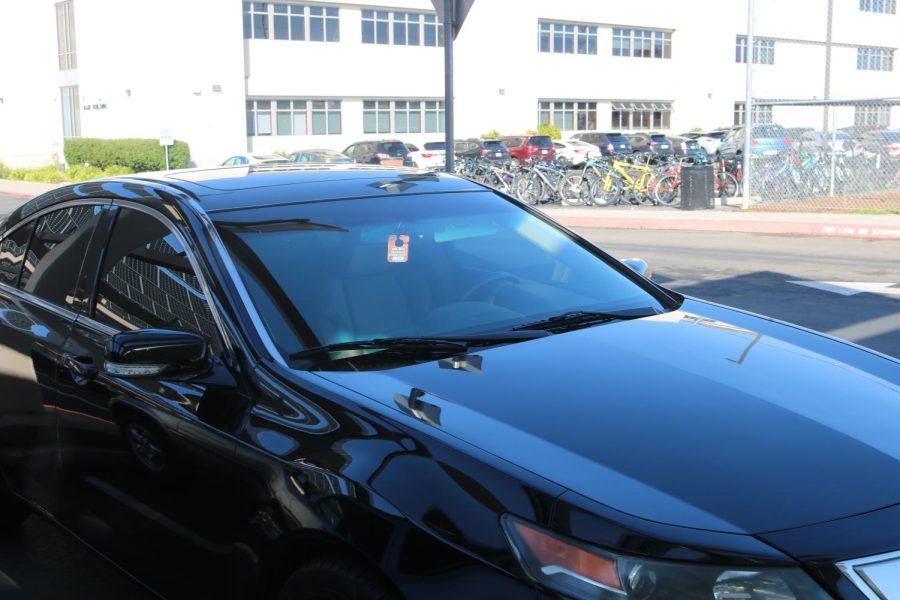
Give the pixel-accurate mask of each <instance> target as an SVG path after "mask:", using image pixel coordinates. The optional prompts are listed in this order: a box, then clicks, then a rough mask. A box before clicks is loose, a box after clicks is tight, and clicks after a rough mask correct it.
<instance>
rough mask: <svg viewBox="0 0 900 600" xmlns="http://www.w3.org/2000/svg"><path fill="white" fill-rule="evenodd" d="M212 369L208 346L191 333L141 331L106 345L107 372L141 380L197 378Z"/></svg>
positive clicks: (122, 334) (126, 333) (105, 361)
mask: <svg viewBox="0 0 900 600" xmlns="http://www.w3.org/2000/svg"><path fill="white" fill-rule="evenodd" d="M209 366H210V360H209V346H208V344H207V343H206V338H204V337H203V336H202V335H200V334H197V333H193V332H189V331H171V330H167V329H138V330H136V331H125V332H123V333H119V334H116V335H114V336H113V337H112V339H110V340H109V342H108V343H107V345H106V355H105V360H104V364H103V369H104V371H105V372H106V373H107V374H109V375H112V376H114V377H123V378H127V379H140V378H143V377H157V376H160V375H176V376H178V375H181V376H185V375H196V374H199V373H202V372H203V371H205V370H207V369H208V368H209Z"/></svg>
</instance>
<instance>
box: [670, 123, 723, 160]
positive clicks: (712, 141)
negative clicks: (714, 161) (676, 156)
mask: <svg viewBox="0 0 900 600" xmlns="http://www.w3.org/2000/svg"><path fill="white" fill-rule="evenodd" d="M728 131H729V129H713V130H712V131H689V132H687V133H682V134H680V135H679V137H683V138H688V139H693V140H697V144H699V145H700V148H701V149H703V151H704V152H705V153H706V154H707V155H708V156H715V155H716V150H718V149H719V145H720V144H721V143H722V138H724V137H725V136H726V135H727V134H728Z"/></svg>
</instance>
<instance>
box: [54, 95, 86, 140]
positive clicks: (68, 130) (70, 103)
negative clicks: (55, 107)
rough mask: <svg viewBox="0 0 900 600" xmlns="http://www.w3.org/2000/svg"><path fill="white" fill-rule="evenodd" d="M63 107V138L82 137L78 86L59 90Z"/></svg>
mask: <svg viewBox="0 0 900 600" xmlns="http://www.w3.org/2000/svg"><path fill="white" fill-rule="evenodd" d="M59 91H60V99H61V101H60V105H61V106H62V125H63V137H64V138H72V137H81V105H80V103H79V101H78V100H79V97H78V86H77V85H67V86H65V87H61V88H59Z"/></svg>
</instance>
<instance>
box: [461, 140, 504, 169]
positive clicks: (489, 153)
mask: <svg viewBox="0 0 900 600" xmlns="http://www.w3.org/2000/svg"><path fill="white" fill-rule="evenodd" d="M453 144H454V146H455V152H456V157H457V158H459V159H466V158H477V159H486V160H490V161H494V162H500V163H506V162H509V151H508V150H507V149H506V146H504V145H503V142H501V141H500V140H499V139H495V138H486V139H479V138H469V139H466V140H456V141H454V143H453Z"/></svg>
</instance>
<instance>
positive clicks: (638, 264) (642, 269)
mask: <svg viewBox="0 0 900 600" xmlns="http://www.w3.org/2000/svg"><path fill="white" fill-rule="evenodd" d="M622 262H623V263H625V264H626V265H627V266H628V267H629V268H630V269H631V270H632V271H634V272H635V273H637V274H638V275H643V276H644V277H646V278H647V279H650V278H651V277H652V276H653V273H652V272H651V271H650V265H648V264H647V261H646V260H644V259H642V258H623V259H622Z"/></svg>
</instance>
